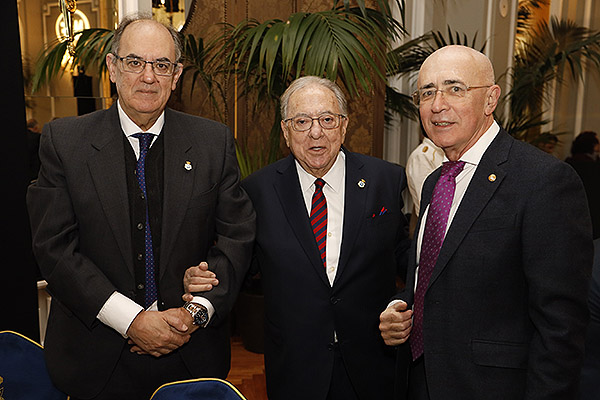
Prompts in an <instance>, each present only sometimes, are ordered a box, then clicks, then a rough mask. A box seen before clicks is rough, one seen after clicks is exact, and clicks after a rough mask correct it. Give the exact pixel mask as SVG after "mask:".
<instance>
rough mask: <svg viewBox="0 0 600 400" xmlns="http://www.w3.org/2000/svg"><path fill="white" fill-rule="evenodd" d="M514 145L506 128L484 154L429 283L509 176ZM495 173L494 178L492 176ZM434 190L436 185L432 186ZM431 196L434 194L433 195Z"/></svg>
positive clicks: (439, 271)
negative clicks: (506, 166) (510, 152)
mask: <svg viewBox="0 0 600 400" xmlns="http://www.w3.org/2000/svg"><path fill="white" fill-rule="evenodd" d="M511 146H512V141H511V138H510V136H509V135H508V134H507V133H506V131H504V130H503V129H501V130H500V132H499V133H498V135H497V136H496V138H495V139H494V140H493V141H492V143H491V144H490V146H489V147H488V149H487V150H486V151H485V153H484V154H483V157H482V158H481V161H480V163H479V165H478V166H477V169H476V170H475V174H474V175H473V179H471V182H470V183H469V186H468V187H467V191H466V192H465V195H464V197H463V199H462V201H461V203H460V206H459V207H458V210H457V212H456V215H455V216H454V219H453V220H452V224H451V225H450V229H449V230H448V233H447V234H446V237H445V239H444V244H443V245H442V249H441V250H440V254H439V256H438V259H437V262H436V265H435V268H434V270H433V274H432V275H431V280H430V281H429V285H430V286H431V285H432V284H433V282H435V280H436V279H437V278H438V277H439V276H440V274H441V273H442V271H443V270H444V268H446V265H447V264H448V261H449V260H450V258H451V257H452V255H453V254H454V252H455V251H456V249H457V248H458V246H459V245H460V243H461V242H462V240H463V239H464V237H465V235H466V234H467V232H469V230H470V229H471V226H472V225H473V223H474V222H475V220H476V219H477V217H478V216H479V214H481V212H482V211H483V209H484V207H485V206H486V205H487V203H488V202H489V201H490V199H491V198H492V196H493V194H494V193H495V192H496V190H497V189H498V187H500V185H501V184H502V181H503V180H504V178H505V176H506V171H505V169H504V167H503V166H502V164H504V163H505V162H506V161H507V160H508V153H509V151H510V148H511ZM492 175H494V178H493V179H492V178H490V177H491V176H492ZM432 190H433V189H432ZM429 197H431V194H430V195H429Z"/></svg>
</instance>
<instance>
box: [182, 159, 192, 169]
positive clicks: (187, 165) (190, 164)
mask: <svg viewBox="0 0 600 400" xmlns="http://www.w3.org/2000/svg"><path fill="white" fill-rule="evenodd" d="M183 168H185V169H186V171H191V170H192V162H191V161H186V162H185V164H183Z"/></svg>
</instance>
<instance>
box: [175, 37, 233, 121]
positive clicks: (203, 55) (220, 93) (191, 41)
mask: <svg viewBox="0 0 600 400" xmlns="http://www.w3.org/2000/svg"><path fill="white" fill-rule="evenodd" d="M218 43H219V42H218V39H214V40H211V41H209V42H206V44H205V41H204V39H202V38H198V39H196V37H195V36H194V35H192V34H188V35H186V36H184V37H183V61H184V65H185V66H184V68H183V72H182V76H181V79H183V78H184V77H185V76H186V75H188V74H191V76H192V83H191V85H190V95H192V93H193V92H194V89H195V87H196V84H197V83H198V82H200V83H202V85H203V86H204V88H205V89H206V91H207V93H208V97H207V98H206V100H205V101H210V103H211V106H212V109H213V110H214V111H215V112H216V114H217V115H218V117H219V119H220V120H221V121H223V120H224V117H223V113H222V112H221V104H224V103H225V99H226V94H225V89H224V87H223V85H221V83H220V82H219V81H218V80H216V79H214V77H215V75H216V71H215V68H214V57H216V53H215V49H216V48H217V46H218Z"/></svg>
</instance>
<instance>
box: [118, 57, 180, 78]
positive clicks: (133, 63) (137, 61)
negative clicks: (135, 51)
mask: <svg viewBox="0 0 600 400" xmlns="http://www.w3.org/2000/svg"><path fill="white" fill-rule="evenodd" d="M114 56H115V57H116V58H117V59H118V60H119V61H121V65H122V66H123V71H125V72H133V73H134V74H139V73H141V72H142V71H143V70H144V68H146V64H150V65H152V71H154V73H155V74H156V75H160V76H171V75H173V72H175V69H176V68H177V64H176V63H172V62H171V61H163V60H155V61H146V60H144V59H143V58H138V57H131V56H127V57H119V56H118V55H116V54H114Z"/></svg>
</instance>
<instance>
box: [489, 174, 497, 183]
mask: <svg viewBox="0 0 600 400" xmlns="http://www.w3.org/2000/svg"><path fill="white" fill-rule="evenodd" d="M495 180H496V174H490V176H488V181H490V182H494V181H495Z"/></svg>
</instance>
